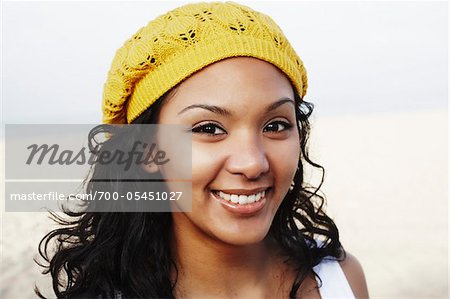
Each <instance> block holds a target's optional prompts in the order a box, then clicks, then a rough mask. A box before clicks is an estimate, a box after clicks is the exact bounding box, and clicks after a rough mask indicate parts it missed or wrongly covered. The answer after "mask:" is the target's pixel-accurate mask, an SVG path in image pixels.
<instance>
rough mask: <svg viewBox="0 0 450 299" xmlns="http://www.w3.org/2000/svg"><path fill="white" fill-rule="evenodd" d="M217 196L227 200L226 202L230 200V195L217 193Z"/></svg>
mask: <svg viewBox="0 0 450 299" xmlns="http://www.w3.org/2000/svg"><path fill="white" fill-rule="evenodd" d="M219 196H220V197H222V198H223V199H226V200H228V201H230V200H231V195H230V194H226V193H223V192H222V191H220V192H219Z"/></svg>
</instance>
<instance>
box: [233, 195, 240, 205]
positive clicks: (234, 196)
mask: <svg viewBox="0 0 450 299" xmlns="http://www.w3.org/2000/svg"><path fill="white" fill-rule="evenodd" d="M231 201H232V202H234V203H238V202H239V196H237V195H236V194H232V195H231Z"/></svg>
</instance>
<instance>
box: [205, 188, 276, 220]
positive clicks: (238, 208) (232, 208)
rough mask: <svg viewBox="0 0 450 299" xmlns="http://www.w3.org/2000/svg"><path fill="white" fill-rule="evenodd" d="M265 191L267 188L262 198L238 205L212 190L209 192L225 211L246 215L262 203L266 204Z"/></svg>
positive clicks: (255, 211)
mask: <svg viewBox="0 0 450 299" xmlns="http://www.w3.org/2000/svg"><path fill="white" fill-rule="evenodd" d="M267 193H268V190H266V195H265V196H264V197H263V198H261V199H260V200H258V201H255V202H254V203H249V204H245V205H240V204H235V203H233V202H231V201H228V200H226V199H223V198H222V197H220V196H219V195H216V194H215V193H214V192H211V194H212V195H213V197H214V199H215V200H217V201H218V202H219V203H220V204H221V205H222V207H224V208H225V209H226V210H227V211H229V212H231V213H234V214H237V215H246V216H248V215H252V214H255V213H257V212H259V211H260V210H261V209H262V208H263V207H264V205H265V204H266V198H267Z"/></svg>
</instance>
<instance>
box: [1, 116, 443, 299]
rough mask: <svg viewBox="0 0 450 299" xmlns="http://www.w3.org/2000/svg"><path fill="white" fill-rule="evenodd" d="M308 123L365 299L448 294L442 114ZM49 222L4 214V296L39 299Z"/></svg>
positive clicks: (40, 216) (315, 157)
mask: <svg viewBox="0 0 450 299" xmlns="http://www.w3.org/2000/svg"><path fill="white" fill-rule="evenodd" d="M312 123H313V131H312V135H311V157H312V159H313V161H315V162H318V163H319V164H321V165H322V166H324V167H325V169H326V177H325V182H324V185H323V188H322V190H323V192H324V193H325V194H326V196H327V199H328V211H329V214H331V215H332V217H334V219H335V221H336V223H337V225H338V227H339V228H340V230H341V236H342V241H343V244H344V246H345V247H346V249H347V250H348V251H350V252H351V253H352V254H354V255H355V256H356V257H357V258H358V259H359V260H360V262H361V264H362V265H363V267H364V270H365V274H366V278H367V282H368V286H369V291H370V295H371V297H372V298H448V276H447V271H448V223H447V216H448V204H447V198H448V197H447V196H448V194H447V192H448V190H447V182H448V172H447V170H448V156H447V148H448V143H447V141H448V135H447V111H445V110H441V111H438V110H436V111H427V112H425V111H422V112H409V113H402V114H399V113H395V114H384V115H380V114H377V115H366V116H358V117H355V116H348V117H345V116H340V117H333V118H331V117H328V118H320V119H315V118H313V119H312ZM310 177H311V178H310V179H311V180H312V181H315V180H316V179H317V173H316V175H312V176H310ZM2 194H3V193H2ZM46 217H47V216H46V215H45V214H44V213H4V212H3V213H2V214H1V220H2V221H1V225H2V230H1V231H2V236H1V249H2V253H1V261H2V271H1V272H2V275H1V278H0V286H1V298H3V299H17V298H23V299H27V298H35V296H34V295H33V291H32V287H33V284H34V283H35V282H36V281H38V282H39V283H40V285H41V286H43V287H44V289H45V286H46V285H47V286H48V280H47V279H45V278H43V277H42V276H41V275H39V268H38V267H37V266H36V265H34V263H33V261H32V259H33V257H35V256H36V254H37V244H38V241H39V240H40V238H41V237H42V236H43V235H44V234H45V232H47V231H48V230H49V229H51V228H52V227H54V225H53V224H52V223H51V222H50V221H49V220H48V219H47V218H46Z"/></svg>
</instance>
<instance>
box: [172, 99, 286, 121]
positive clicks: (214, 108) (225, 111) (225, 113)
mask: <svg viewBox="0 0 450 299" xmlns="http://www.w3.org/2000/svg"><path fill="white" fill-rule="evenodd" d="M285 103H291V104H292V105H294V106H295V102H294V100H292V99H290V98H287V97H284V98H281V99H279V100H278V101H276V102H275V103H272V104H270V105H269V106H268V107H267V109H266V112H270V111H272V110H275V109H277V108H278V107H280V106H281V105H283V104H285ZM195 108H200V109H205V110H208V111H211V112H213V113H217V114H220V115H222V116H231V115H232V113H231V111H230V110H228V109H226V108H222V107H219V106H215V105H206V104H194V105H190V106H187V107H186V108H184V109H182V110H181V111H180V112H178V115H180V114H181V113H183V112H185V111H187V110H190V109H195Z"/></svg>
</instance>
